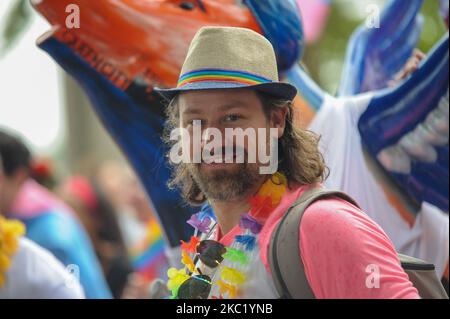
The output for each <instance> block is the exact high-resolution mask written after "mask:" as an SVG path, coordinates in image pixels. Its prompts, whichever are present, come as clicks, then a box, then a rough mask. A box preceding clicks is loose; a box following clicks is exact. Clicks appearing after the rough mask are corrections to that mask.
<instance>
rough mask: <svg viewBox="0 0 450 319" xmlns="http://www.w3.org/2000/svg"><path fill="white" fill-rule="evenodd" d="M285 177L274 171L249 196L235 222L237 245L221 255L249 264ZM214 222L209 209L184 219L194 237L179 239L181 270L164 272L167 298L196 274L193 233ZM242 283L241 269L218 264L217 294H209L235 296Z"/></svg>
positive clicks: (196, 241) (174, 295)
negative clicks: (238, 232)
mask: <svg viewBox="0 0 450 319" xmlns="http://www.w3.org/2000/svg"><path fill="white" fill-rule="evenodd" d="M286 187H287V179H286V177H285V176H284V175H283V174H282V173H279V172H277V173H275V174H274V175H272V176H271V178H269V179H268V180H267V181H266V182H265V183H264V184H263V185H262V186H261V188H260V189H259V191H258V193H257V194H256V195H255V196H253V197H252V198H251V199H250V204H251V209H250V211H249V213H247V214H244V215H243V216H242V217H241V219H240V222H239V225H240V227H241V228H242V229H244V233H243V234H242V235H237V236H235V238H234V244H236V245H235V246H236V247H237V248H231V247H226V253H225V254H223V255H222V257H223V258H224V259H226V260H228V261H230V262H232V263H233V264H237V265H241V266H244V268H245V266H247V265H248V263H249V253H250V252H251V251H253V250H254V249H255V246H256V244H257V237H256V236H257V235H258V234H259V233H260V231H261V229H262V227H263V223H262V222H261V221H263V220H265V219H266V218H267V217H268V216H269V214H270V213H271V212H272V211H273V210H274V208H275V207H276V206H278V204H279V203H280V201H281V199H282V197H283V195H284V194H285V192H286ZM213 222H214V216H213V213H212V211H211V210H210V209H209V210H202V211H200V212H199V213H197V214H194V215H193V216H192V217H191V219H189V220H188V221H187V223H188V224H189V225H191V226H192V227H194V228H195V233H194V236H192V237H191V240H190V241H189V242H184V241H182V242H181V250H182V258H181V262H182V263H183V265H184V266H185V267H184V268H182V269H176V268H173V267H172V268H170V269H169V270H168V271H167V275H168V277H169V280H168V282H167V287H168V289H169V290H170V291H171V292H172V296H171V297H170V298H171V299H175V298H177V294H178V289H179V287H180V286H181V285H182V284H183V283H184V282H185V281H186V280H188V279H189V278H190V277H191V276H194V275H198V274H197V273H196V272H197V270H196V269H197V268H196V265H195V264H194V260H193V258H192V256H193V255H195V253H196V247H197V245H199V243H200V238H199V237H198V236H197V234H198V233H199V232H200V233H204V234H208V233H209V232H210V231H211V227H212V225H213ZM245 282H246V274H245V272H244V271H242V270H238V269H236V268H233V267H227V266H221V267H220V279H219V280H217V282H216V284H217V285H218V288H219V296H213V297H212V298H213V299H216V298H217V299H221V298H224V297H228V298H230V299H234V298H236V296H237V295H238V294H239V291H240V289H241V287H242V285H244V284H245Z"/></svg>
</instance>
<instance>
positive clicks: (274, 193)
mask: <svg viewBox="0 0 450 319" xmlns="http://www.w3.org/2000/svg"><path fill="white" fill-rule="evenodd" d="M286 186H287V178H286V176H284V175H283V174H281V173H279V172H277V173H275V174H273V175H272V177H271V178H270V179H269V180H268V181H267V182H265V183H264V184H263V185H262V186H261V188H260V189H259V192H258V195H259V196H262V197H270V198H271V199H272V205H273V206H277V205H278V204H279V203H280V201H281V198H282V197H283V195H284V193H285V192H286Z"/></svg>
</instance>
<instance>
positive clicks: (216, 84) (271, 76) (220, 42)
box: [155, 27, 297, 101]
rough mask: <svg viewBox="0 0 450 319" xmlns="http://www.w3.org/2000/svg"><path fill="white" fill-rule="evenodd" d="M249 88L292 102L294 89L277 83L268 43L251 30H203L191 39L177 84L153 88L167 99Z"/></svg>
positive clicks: (295, 90)
mask: <svg viewBox="0 0 450 319" xmlns="http://www.w3.org/2000/svg"><path fill="white" fill-rule="evenodd" d="M232 88H249V89H254V90H257V91H261V92H265V93H268V94H270V95H273V96H276V97H280V98H284V99H286V100H293V99H294V97H295V96H296V94H297V89H296V88H295V87H294V86H292V85H290V84H288V83H282V82H279V78H278V68H277V61H276V57H275V51H274V49H273V47H272V45H271V43H270V42H269V41H268V40H267V39H266V38H265V37H263V36H262V35H260V34H259V33H256V32H255V31H253V30H250V29H244V28H234V27H203V28H201V29H200V30H199V31H198V32H197V34H196V35H195V36H194V39H193V40H192V42H191V45H190V47H189V51H188V54H187V56H186V59H185V61H184V64H183V67H182V70H181V73H180V77H179V80H178V85H177V87H176V88H172V89H160V88H155V91H156V92H158V93H159V94H161V95H162V96H163V97H164V98H165V99H166V100H169V101H170V100H172V99H173V98H174V97H175V96H176V95H177V94H179V93H181V92H186V91H194V90H211V89H232Z"/></svg>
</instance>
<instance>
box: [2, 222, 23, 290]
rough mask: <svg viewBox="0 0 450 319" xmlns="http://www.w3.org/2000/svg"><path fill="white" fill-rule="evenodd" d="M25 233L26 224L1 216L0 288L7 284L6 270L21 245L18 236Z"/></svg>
mask: <svg viewBox="0 0 450 319" xmlns="http://www.w3.org/2000/svg"><path fill="white" fill-rule="evenodd" d="M23 234H25V225H24V224H22V223H21V222H19V221H17V220H7V219H6V218H4V217H3V216H0V288H1V287H3V286H4V285H5V281H6V271H7V270H8V269H9V267H10V266H11V257H12V256H13V255H14V254H15V252H16V251H17V249H18V247H19V239H18V238H19V237H20V236H22V235H23Z"/></svg>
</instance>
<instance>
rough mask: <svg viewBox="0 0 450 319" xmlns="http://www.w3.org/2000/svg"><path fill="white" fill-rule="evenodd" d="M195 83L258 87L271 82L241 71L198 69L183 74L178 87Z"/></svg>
mask: <svg viewBox="0 0 450 319" xmlns="http://www.w3.org/2000/svg"><path fill="white" fill-rule="evenodd" d="M197 82H234V83H240V84H246V85H258V84H262V83H270V82H273V81H272V80H270V79H266V78H264V77H262V76H259V75H256V74H251V73H248V72H243V71H232V70H224V69H200V70H194V71H190V72H188V73H185V74H183V75H182V76H181V77H180V79H179V81H178V87H179V88H180V87H183V86H185V85H188V84H190V83H197Z"/></svg>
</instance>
